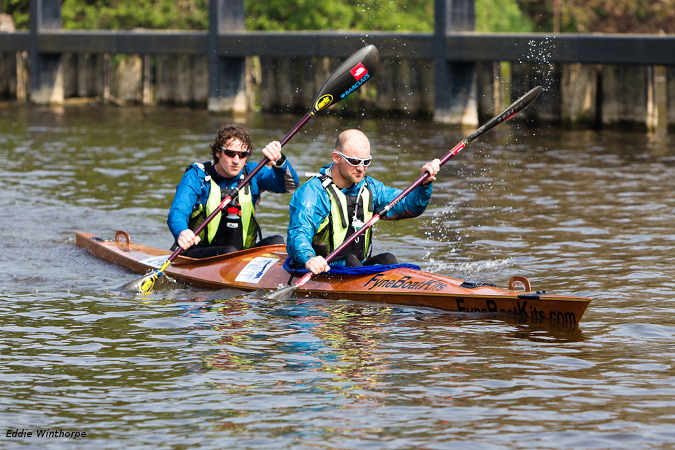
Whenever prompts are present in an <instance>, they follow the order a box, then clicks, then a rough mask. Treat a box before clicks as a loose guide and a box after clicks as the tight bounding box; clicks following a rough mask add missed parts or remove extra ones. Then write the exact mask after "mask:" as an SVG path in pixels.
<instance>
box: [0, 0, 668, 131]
mask: <svg viewBox="0 0 675 450" xmlns="http://www.w3.org/2000/svg"><path fill="white" fill-rule="evenodd" d="M60 5H61V1H60V0H31V25H30V29H29V30H28V31H21V30H20V31H15V30H14V29H13V25H11V24H10V25H7V24H6V22H7V21H8V20H9V22H11V18H10V17H9V16H7V15H1V14H0V98H5V99H11V100H18V101H24V100H30V101H31V102H33V103H36V104H61V103H64V102H69V101H72V99H77V98H80V99H86V100H85V101H89V100H90V99H92V98H94V99H97V100H98V101H104V102H112V103H116V104H127V103H138V104H155V103H168V104H180V105H192V106H199V107H207V108H208V109H209V110H210V111H231V112H243V111H246V110H250V109H253V108H261V109H262V110H265V111H291V110H293V111H294V110H298V109H306V108H307V104H308V103H309V101H310V99H311V97H312V95H313V94H314V92H316V90H317V89H318V88H319V84H320V83H321V81H322V80H323V79H324V78H325V76H326V75H327V74H328V73H329V72H330V70H331V69H333V68H334V67H335V66H336V65H337V64H338V63H339V62H340V61H342V60H343V59H344V58H345V57H346V56H348V55H350V54H351V53H352V52H354V51H355V50H357V49H358V48H360V47H362V46H363V45H364V44H365V43H368V44H374V45H376V46H377V47H378V48H379V50H380V54H381V57H382V62H381V64H382V66H383V67H382V69H381V70H380V71H379V73H378V76H377V77H376V79H375V82H374V83H372V84H370V83H369V84H367V85H366V86H365V89H362V90H360V91H359V92H358V93H357V94H355V95H353V96H350V97H349V98H348V99H347V101H345V102H343V103H341V104H340V105H339V108H341V109H342V110H344V111H346V112H349V113H353V114H358V113H360V112H362V111H363V110H364V109H367V111H368V112H369V113H371V112H375V111H377V112H380V113H382V114H402V115H424V116H428V117H433V118H434V120H436V121H439V122H445V123H452V124H464V125H468V126H475V125H476V124H477V123H479V122H480V121H481V119H483V118H485V117H490V116H492V115H493V114H494V113H495V111H497V110H499V109H500V108H502V107H503V106H505V105H506V104H508V103H509V102H510V100H512V99H514V98H516V97H517V96H518V95H519V94H521V93H523V92H525V91H526V90H528V89H529V88H531V87H532V86H533V85H534V84H542V85H543V86H544V87H545V89H546V92H545V97H543V98H542V100H540V101H539V102H538V104H537V107H536V108H531V109H530V110H528V114H529V116H530V117H531V118H532V119H537V120H542V121H552V122H559V123H569V124H583V125H588V126H603V125H604V126H608V125H615V124H631V125H637V126H639V127H642V128H645V129H650V130H662V131H663V130H666V131H667V127H668V125H671V126H675V81H674V80H675V36H673V35H630V34H621V35H618V34H556V35H552V34H541V33H525V34H523V33H489V34H486V33H475V32H474V31H473V30H474V23H475V5H474V0H434V7H435V14H436V15H435V23H434V32H433V33H389V32H334V31H319V32H308V31H297V32H247V31H245V29H244V18H245V16H244V0H210V1H209V28H208V30H205V31H164V30H134V31H107V30H87V31H83V30H63V29H61V13H60Z"/></svg>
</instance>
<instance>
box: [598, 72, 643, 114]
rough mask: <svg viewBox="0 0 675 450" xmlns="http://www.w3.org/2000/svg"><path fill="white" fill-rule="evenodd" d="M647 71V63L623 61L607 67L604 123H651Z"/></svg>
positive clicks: (605, 73)
mask: <svg viewBox="0 0 675 450" xmlns="http://www.w3.org/2000/svg"><path fill="white" fill-rule="evenodd" d="M647 72H648V69H647V66H635V65H628V64H623V65H606V66H604V67H603V70H602V100H603V101H602V124H603V125H618V124H622V123H634V124H636V125H640V126H646V125H647V79H648V73H647Z"/></svg>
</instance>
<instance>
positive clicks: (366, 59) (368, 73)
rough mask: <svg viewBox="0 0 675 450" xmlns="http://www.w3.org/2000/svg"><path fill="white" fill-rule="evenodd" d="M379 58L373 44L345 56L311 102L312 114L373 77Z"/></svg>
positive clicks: (337, 100)
mask: <svg viewBox="0 0 675 450" xmlns="http://www.w3.org/2000/svg"><path fill="white" fill-rule="evenodd" d="M379 60H380V54H379V52H378V51H377V48H376V47H375V46H374V45H367V46H365V47H363V48H362V49H361V50H359V51H357V52H356V53H354V54H353V55H352V56H350V57H349V58H347V60H346V61H345V62H343V63H342V64H340V67H338V68H337V69H335V72H333V74H332V75H331V76H330V77H328V79H327V80H326V82H325V83H324V84H323V86H321V89H319V93H318V94H317V95H316V98H315V99H314V102H313V103H312V111H311V113H312V115H314V114H316V113H318V112H319V111H321V110H323V109H326V108H328V107H329V106H330V105H332V104H335V103H337V102H339V101H340V100H342V99H343V98H345V97H347V96H348V95H349V94H351V93H352V92H354V91H356V90H358V89H359V88H360V87H361V86H362V85H363V84H364V83H365V82H366V81H368V80H370V79H371V78H373V76H374V75H375V69H376V66H377V63H378V62H379Z"/></svg>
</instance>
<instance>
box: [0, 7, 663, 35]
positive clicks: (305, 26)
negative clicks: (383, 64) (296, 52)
mask: <svg viewBox="0 0 675 450" xmlns="http://www.w3.org/2000/svg"><path fill="white" fill-rule="evenodd" d="M208 3H209V0H63V2H62V6H61V13H62V18H63V28H65V29H116V30H124V29H133V28H151V29H196V30H206V29H207V23H208ZM0 5H1V6H2V7H1V8H0V12H5V13H8V14H10V15H12V18H13V19H14V22H15V24H16V27H17V28H18V29H27V28H28V24H29V5H30V0H0ZM245 6H246V29H248V30H266V31H272V30H274V31H281V30H352V31H353V30H364V31H368V30H372V31H400V32H405V31H415V32H432V31H433V27H434V1H433V0H387V1H382V0H330V1H321V2H317V1H313V0H312V1H310V0H266V1H264V2H262V1H250V0H249V1H246V2H245ZM476 30H477V31H483V32H529V31H536V32H551V31H554V30H560V31H562V32H611V33H675V2H674V1H672V0H564V1H563V0H476Z"/></svg>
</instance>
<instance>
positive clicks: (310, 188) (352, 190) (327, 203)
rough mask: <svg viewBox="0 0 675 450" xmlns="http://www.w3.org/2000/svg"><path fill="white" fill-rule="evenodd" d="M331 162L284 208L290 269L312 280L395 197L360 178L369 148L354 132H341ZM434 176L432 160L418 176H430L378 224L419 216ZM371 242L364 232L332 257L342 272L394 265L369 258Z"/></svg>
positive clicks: (383, 257)
mask: <svg viewBox="0 0 675 450" xmlns="http://www.w3.org/2000/svg"><path fill="white" fill-rule="evenodd" d="M332 159H333V163H332V164H329V165H327V166H325V167H323V168H322V169H321V175H320V176H318V177H314V178H312V179H311V180H309V181H307V182H306V183H305V184H303V185H302V186H300V188H299V189H298V190H297V191H296V192H295V193H294V194H293V198H292V199H291V203H290V222H289V225H288V235H287V239H286V240H287V242H288V244H287V249H288V255H289V256H290V258H291V260H292V263H293V265H294V266H296V267H304V268H306V269H307V270H309V271H311V272H312V273H314V274H318V273H321V272H326V271H328V270H329V269H330V268H329V266H328V264H327V262H326V259H325V256H327V255H328V253H329V252H332V251H333V250H334V249H336V248H337V247H339V246H340V244H342V242H344V241H345V238H347V237H349V236H350V235H351V234H352V233H354V231H355V230H358V229H359V228H360V227H361V226H363V224H364V223H366V222H367V221H368V220H369V219H370V218H371V217H372V216H373V215H374V213H376V212H377V211H380V210H381V209H382V208H384V207H385V206H386V205H387V204H388V203H389V202H391V201H392V200H393V199H394V198H396V196H397V195H398V194H399V193H401V190H400V189H395V188H392V187H388V186H385V185H384V184H382V183H381V182H380V181H378V180H376V179H374V178H371V177H368V176H366V171H367V170H368V166H369V165H370V163H371V162H372V158H371V156H370V142H369V141H368V138H367V137H366V135H365V134H364V133H363V132H361V131H360V130H356V129H350V130H345V131H343V132H342V133H340V134H339V135H338V138H337V141H336V143H335V150H334V151H333V155H332ZM439 170H440V161H439V160H438V159H434V160H433V161H429V162H427V163H426V164H424V165H423V166H422V173H424V172H428V173H429V175H431V176H430V177H428V178H427V179H426V181H425V183H424V184H422V185H420V186H419V187H418V188H416V189H415V190H413V191H412V192H411V193H410V194H409V195H407V196H406V197H405V198H403V199H402V200H401V201H400V202H399V203H398V204H396V206H394V207H393V208H392V209H391V210H389V211H388V212H387V214H386V215H385V216H384V217H382V219H388V220H396V219H404V218H408V217H416V216H419V215H420V214H422V213H423V212H424V210H425V209H426V207H427V204H428V203H429V200H430V199H431V182H432V181H434V180H435V179H436V174H437V173H438V171H439ZM371 242H372V236H371V230H370V229H369V230H368V231H366V232H365V233H364V234H363V235H361V236H359V238H358V239H356V240H355V241H354V242H353V243H352V244H350V245H349V246H348V247H347V248H346V249H345V250H344V252H343V253H341V254H340V255H338V257H337V258H336V259H337V261H336V262H338V263H342V264H344V265H347V266H360V265H363V264H365V265H370V264H395V263H396V262H397V261H396V257H395V256H394V255H392V254H391V253H382V254H379V255H376V256H373V257H371V256H370V248H371Z"/></svg>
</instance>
